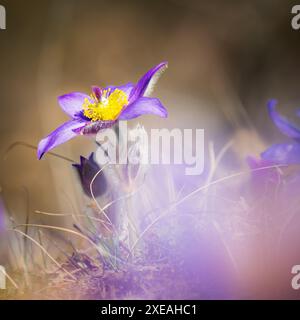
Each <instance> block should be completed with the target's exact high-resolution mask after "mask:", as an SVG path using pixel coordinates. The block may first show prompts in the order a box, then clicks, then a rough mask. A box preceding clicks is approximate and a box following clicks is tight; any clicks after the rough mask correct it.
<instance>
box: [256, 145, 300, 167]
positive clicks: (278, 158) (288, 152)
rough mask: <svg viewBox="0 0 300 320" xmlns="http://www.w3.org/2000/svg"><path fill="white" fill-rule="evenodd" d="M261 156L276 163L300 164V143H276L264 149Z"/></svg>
mask: <svg viewBox="0 0 300 320" xmlns="http://www.w3.org/2000/svg"><path fill="white" fill-rule="evenodd" d="M261 157H262V158H263V159H264V160H268V161H272V162H273V163H276V164H299V163H300V143H297V142H291V143H282V144H274V145H272V146H271V147H270V148H268V149H267V150H266V151H264V152H263V153H262V154H261Z"/></svg>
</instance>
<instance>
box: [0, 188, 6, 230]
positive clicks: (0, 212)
mask: <svg viewBox="0 0 300 320" xmlns="http://www.w3.org/2000/svg"><path fill="white" fill-rule="evenodd" d="M5 216H6V208H5V205H4V202H3V199H2V195H1V187H0V233H1V232H3V231H4V230H5Z"/></svg>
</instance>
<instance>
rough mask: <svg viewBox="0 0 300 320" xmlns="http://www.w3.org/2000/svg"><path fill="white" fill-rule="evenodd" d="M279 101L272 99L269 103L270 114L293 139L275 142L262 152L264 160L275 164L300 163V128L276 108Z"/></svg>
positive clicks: (279, 126)
mask: <svg viewBox="0 0 300 320" xmlns="http://www.w3.org/2000/svg"><path fill="white" fill-rule="evenodd" d="M276 105H277V101H276V100H270V101H269V103H268V111H269V115H270V117H271V119H272V121H273V122H274V124H275V125H276V126H277V128H278V129H279V130H280V131H281V132H282V133H283V134H284V135H286V136H288V137H289V138H292V139H293V141H291V142H287V143H280V144H273V145H272V146H271V147H269V148H268V149H267V150H265V151H264V152H262V154H261V157H262V159H264V160H268V161H271V162H273V163H274V164H299V163H300V128H299V127H297V126H296V125H295V124H294V123H292V122H291V121H289V120H288V119H287V118H285V117H283V116H282V115H281V114H279V113H278V112H277V110H276Z"/></svg>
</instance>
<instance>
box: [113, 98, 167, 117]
mask: <svg viewBox="0 0 300 320" xmlns="http://www.w3.org/2000/svg"><path fill="white" fill-rule="evenodd" d="M143 114H154V115H156V116H159V117H162V118H166V117H167V116H168V111H167V110H166V109H165V107H164V106H163V105H162V103H161V102H160V100H159V99H157V98H147V97H143V98H139V99H137V100H136V101H134V102H133V103H131V104H129V105H128V106H127V107H126V108H125V109H124V110H123V111H122V112H121V114H120V116H119V120H130V119H133V118H136V117H139V116H141V115H143Z"/></svg>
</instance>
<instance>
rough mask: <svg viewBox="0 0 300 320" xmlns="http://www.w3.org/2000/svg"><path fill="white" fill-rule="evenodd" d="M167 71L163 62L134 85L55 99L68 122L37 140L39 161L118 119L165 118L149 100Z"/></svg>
mask: <svg viewBox="0 0 300 320" xmlns="http://www.w3.org/2000/svg"><path fill="white" fill-rule="evenodd" d="M166 68H167V62H162V63H160V64H159V65H157V66H155V67H154V68H152V69H150V70H149V71H148V72H147V73H146V74H145V75H144V76H143V77H142V78H141V79H140V80H139V81H138V83H137V84H136V85H134V84H132V83H127V84H125V85H122V86H108V87H106V88H99V87H95V86H94V87H92V94H91V95H87V94H85V93H81V92H72V93H69V94H66V95H63V96H60V97H59V98H58V103H59V105H60V107H61V108H62V109H63V111H64V112H65V113H66V114H67V115H68V116H70V117H71V120H69V121H67V122H66V123H64V124H62V125H61V126H60V127H58V128H57V129H56V130H54V131H53V132H52V133H50V134H49V135H48V136H47V137H46V138H44V139H43V140H41V141H40V143H39V145H38V151H37V155H38V158H39V159H41V158H42V157H43V155H44V154H45V153H46V152H48V151H49V150H51V149H53V148H55V147H57V146H58V145H60V144H62V143H64V142H66V141H68V140H70V139H72V138H74V137H76V136H77V135H88V134H96V133H97V132H98V131H100V130H103V129H106V128H109V127H111V126H113V125H114V124H115V123H116V122H117V121H118V120H130V119H133V118H136V117H139V116H141V115H144V114H154V115H157V116H159V117H162V118H166V117H167V115H168V112H167V110H166V108H165V107H164V106H163V105H162V103H161V101H160V100H159V99H157V98H150V97H148V96H149V94H150V93H151V91H152V89H153V87H154V85H155V83H156V81H157V80H158V78H159V76H160V75H161V73H162V72H163V71H164V70H165V69H166Z"/></svg>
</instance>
